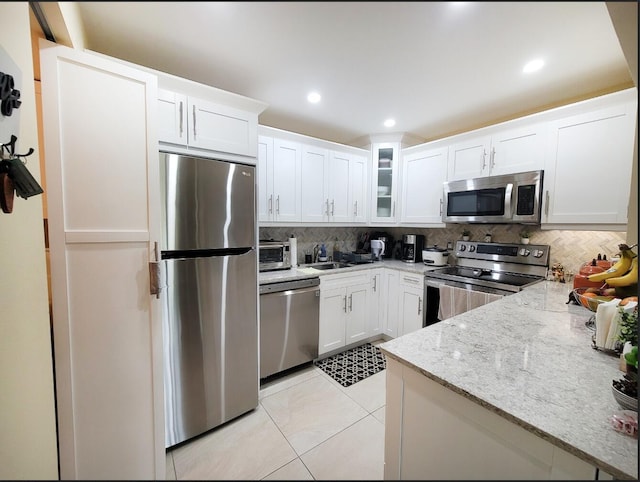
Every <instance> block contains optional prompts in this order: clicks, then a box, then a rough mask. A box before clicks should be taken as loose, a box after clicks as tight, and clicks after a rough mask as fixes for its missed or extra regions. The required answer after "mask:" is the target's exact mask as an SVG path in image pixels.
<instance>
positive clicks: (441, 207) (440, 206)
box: [440, 198, 442, 216]
mask: <svg viewBox="0 0 640 482" xmlns="http://www.w3.org/2000/svg"><path fill="white" fill-rule="evenodd" d="M440 216H442V198H440Z"/></svg>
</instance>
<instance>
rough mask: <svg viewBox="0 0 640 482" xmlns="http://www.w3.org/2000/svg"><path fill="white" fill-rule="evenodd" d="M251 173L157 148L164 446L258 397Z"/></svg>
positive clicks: (198, 431) (226, 416) (253, 186)
mask: <svg viewBox="0 0 640 482" xmlns="http://www.w3.org/2000/svg"><path fill="white" fill-rule="evenodd" d="M255 174H256V173H255V167H254V166H248V165H244V164H237V163H232V162H225V161H217V160H211V159H203V158H196V157H188V156H182V155H176V154H168V153H163V152H161V153H160V180H161V196H162V219H163V230H162V231H163V237H162V241H161V254H162V259H163V260H164V261H163V262H164V269H165V272H166V284H167V289H166V295H165V297H164V299H163V301H164V303H163V336H164V341H163V343H164V391H165V446H166V447H171V446H173V445H176V444H179V443H180V442H183V441H185V440H187V439H190V438H192V437H194V436H196V435H199V434H202V433H203V432H206V431H207V430H210V429H212V428H214V427H216V426H218V425H220V424H222V423H224V422H227V421H229V420H231V419H233V418H235V417H237V416H239V415H241V414H243V413H245V412H248V411H250V410H252V409H254V408H256V407H257V406H258V389H259V383H260V382H259V376H258V310H257V306H258V264H257V256H256V251H257V249H256V239H257V236H256V229H257V226H256V214H255V213H256V194H255V193H256V177H255Z"/></svg>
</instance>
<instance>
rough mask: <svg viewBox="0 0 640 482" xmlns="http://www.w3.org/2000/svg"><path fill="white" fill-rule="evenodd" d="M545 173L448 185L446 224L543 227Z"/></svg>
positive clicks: (443, 220)
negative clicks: (515, 224)
mask: <svg viewBox="0 0 640 482" xmlns="http://www.w3.org/2000/svg"><path fill="white" fill-rule="evenodd" d="M543 177H544V171H542V170H539V171H527V172H519V173H516V174H505V175H502V176H488V177H478V178H474V179H465V180H458V181H449V182H445V183H444V205H443V210H442V222H444V223H495V224H507V223H521V224H540V214H541V206H542V180H543Z"/></svg>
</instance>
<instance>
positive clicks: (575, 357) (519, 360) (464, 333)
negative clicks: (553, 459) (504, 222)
mask: <svg viewBox="0 0 640 482" xmlns="http://www.w3.org/2000/svg"><path fill="white" fill-rule="evenodd" d="M570 289H571V288H570V286H569V285H567V284H561V283H556V282H552V281H543V282H541V283H537V284H535V285H533V286H530V287H528V288H525V289H524V290H523V291H520V292H519V293H516V294H513V295H509V296H505V297H504V298H502V299H500V300H498V301H494V302H492V303H489V304H486V305H484V306H481V307H479V308H475V309H473V310H471V311H468V312H466V313H463V314H461V315H458V316H455V317H453V318H450V319H447V320H443V321H441V322H439V323H436V324H434V325H431V326H428V327H426V328H422V329H421V330H418V331H416V332H413V333H409V334H407V335H404V336H402V337H399V338H395V339H393V340H390V341H387V342H385V343H382V344H381V345H379V347H380V348H381V349H382V351H383V352H384V353H385V354H386V355H387V356H389V357H391V358H393V359H395V360H397V361H399V362H400V363H403V364H405V365H407V366H409V367H411V368H414V369H416V370H418V371H419V372H421V373H422V374H423V375H424V376H426V377H428V378H430V379H433V380H435V381H437V382H438V383H440V384H442V385H444V386H446V387H448V388H450V389H451V390H453V391H455V392H457V393H459V394H461V395H463V396H465V397H467V398H469V399H470V400H472V401H474V402H477V403H479V404H480V405H482V406H484V407H485V408H487V409H489V410H491V411H493V412H495V413H497V414H498V415H500V416H502V417H504V418H506V419H508V420H510V421H511V422H514V423H516V424H518V425H519V426H521V427H523V428H525V429H526V430H528V431H530V432H532V433H535V434H536V435H538V436H539V437H542V438H543V439H545V440H547V441H549V442H550V443H552V444H554V445H556V446H558V447H560V448H562V449H564V450H566V451H567V452H569V453H572V454H574V455H575V456H577V457H579V458H580V459H582V460H584V461H586V462H588V463H591V464H592V465H594V466H596V467H598V468H600V469H602V470H604V471H605V472H607V473H609V474H611V475H613V477H614V478H623V479H637V478H638V440H637V439H634V438H632V437H630V436H628V435H624V434H622V433H619V432H617V431H615V430H614V429H613V428H612V427H611V424H610V422H609V419H610V417H611V415H612V414H613V413H614V412H616V411H618V410H621V408H620V407H619V406H618V404H617V403H616V401H615V400H614V398H613V394H612V392H611V382H612V380H614V379H619V378H622V377H623V373H622V372H621V371H620V370H619V358H618V357H615V356H611V355H609V354H606V353H604V352H602V351H599V350H595V349H593V348H592V346H591V335H592V332H591V331H589V329H588V328H587V327H586V326H585V322H586V321H587V320H588V319H589V317H590V316H591V315H592V314H593V313H592V312H590V311H588V310H586V309H585V308H583V307H581V306H577V305H574V304H566V302H567V300H568V296H569V291H570Z"/></svg>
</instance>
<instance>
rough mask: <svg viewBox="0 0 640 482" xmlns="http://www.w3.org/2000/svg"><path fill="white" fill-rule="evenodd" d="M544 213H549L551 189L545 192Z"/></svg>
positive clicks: (546, 214)
mask: <svg viewBox="0 0 640 482" xmlns="http://www.w3.org/2000/svg"><path fill="white" fill-rule="evenodd" d="M544 215H545V216H548V215H549V190H547V191H545V194H544ZM547 221H548V219H547Z"/></svg>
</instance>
